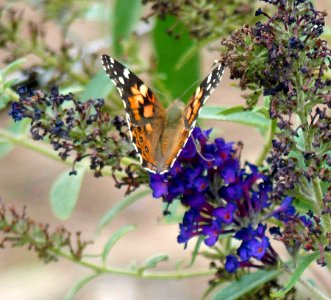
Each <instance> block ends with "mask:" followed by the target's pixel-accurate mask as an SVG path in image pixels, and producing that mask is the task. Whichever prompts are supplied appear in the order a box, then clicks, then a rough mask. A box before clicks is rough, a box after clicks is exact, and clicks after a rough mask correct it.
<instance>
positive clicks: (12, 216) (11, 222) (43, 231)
mask: <svg viewBox="0 0 331 300" xmlns="http://www.w3.org/2000/svg"><path fill="white" fill-rule="evenodd" d="M8 211H9V213H8ZM0 232H2V234H3V236H4V237H3V239H2V240H1V242H0V248H4V247H5V246H6V245H7V244H10V245H11V246H12V247H22V246H24V245H27V246H28V247H29V249H33V250H34V251H35V252H36V253H37V254H38V257H39V258H41V259H42V260H44V261H45V262H46V263H47V262H51V261H56V260H57V252H59V251H62V250H63V249H68V250H69V251H70V253H71V255H72V256H73V257H74V258H75V259H80V258H81V257H82V254H83V251H84V250H85V248H86V247H87V246H88V245H89V244H91V242H88V241H82V240H81V237H80V236H81V235H80V232H76V234H74V235H73V234H72V233H71V232H69V231H68V230H67V229H66V228H64V227H59V228H57V229H56V230H55V231H53V232H51V231H50V230H49V226H48V225H47V224H46V225H45V224H40V223H36V222H35V221H34V220H32V219H31V218H29V217H28V216H27V215H26V211H25V209H24V210H23V212H22V213H18V212H17V211H16V210H15V209H14V208H13V207H10V208H8V209H6V207H5V204H4V203H3V202H0ZM73 236H74V237H73Z"/></svg>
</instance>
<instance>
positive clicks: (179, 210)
mask: <svg viewBox="0 0 331 300" xmlns="http://www.w3.org/2000/svg"><path fill="white" fill-rule="evenodd" d="M162 208H163V211H165V210H167V211H168V214H166V215H165V216H164V220H165V222H166V223H168V224H174V223H176V224H178V223H180V222H181V221H182V220H183V215H184V213H185V211H186V208H185V207H184V206H183V205H182V203H181V202H180V200H178V199H174V200H173V201H171V203H170V205H169V203H165V202H164V203H162Z"/></svg>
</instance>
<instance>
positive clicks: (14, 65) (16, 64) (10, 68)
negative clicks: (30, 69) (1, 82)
mask: <svg viewBox="0 0 331 300" xmlns="http://www.w3.org/2000/svg"><path fill="white" fill-rule="evenodd" d="M25 63H26V59H25V58H19V59H17V60H15V61H13V62H11V63H10V64H8V65H7V66H6V67H5V68H4V69H2V70H1V75H2V76H4V77H5V76H7V75H9V74H11V73H13V72H15V71H16V70H19V69H21V68H22V65H23V64H25Z"/></svg>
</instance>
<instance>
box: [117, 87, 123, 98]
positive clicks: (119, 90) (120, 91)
mask: <svg viewBox="0 0 331 300" xmlns="http://www.w3.org/2000/svg"><path fill="white" fill-rule="evenodd" d="M117 90H118V92H119V93H120V96H121V97H122V89H120V88H117Z"/></svg>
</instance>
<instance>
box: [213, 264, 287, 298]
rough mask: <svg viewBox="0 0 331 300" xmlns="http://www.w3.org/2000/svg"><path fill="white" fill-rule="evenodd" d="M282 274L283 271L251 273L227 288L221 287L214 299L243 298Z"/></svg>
mask: <svg viewBox="0 0 331 300" xmlns="http://www.w3.org/2000/svg"><path fill="white" fill-rule="evenodd" d="M281 273H282V271H281V270H273V271H266V270H261V271H256V272H254V273H249V274H246V275H244V276H242V277H241V278H239V280H236V281H233V282H232V283H230V284H229V285H227V286H226V287H221V290H219V291H218V292H217V293H216V294H215V295H214V296H213V298H212V299H214V300H224V299H227V300H234V299H238V298H239V297H241V296H244V295H245V294H246V293H248V292H250V291H252V290H254V289H256V288H257V287H259V286H261V285H263V284H265V283H267V282H269V281H270V280H272V279H274V278H276V277H278V276H279V275H280V274H281Z"/></svg>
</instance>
